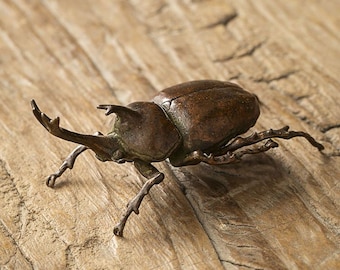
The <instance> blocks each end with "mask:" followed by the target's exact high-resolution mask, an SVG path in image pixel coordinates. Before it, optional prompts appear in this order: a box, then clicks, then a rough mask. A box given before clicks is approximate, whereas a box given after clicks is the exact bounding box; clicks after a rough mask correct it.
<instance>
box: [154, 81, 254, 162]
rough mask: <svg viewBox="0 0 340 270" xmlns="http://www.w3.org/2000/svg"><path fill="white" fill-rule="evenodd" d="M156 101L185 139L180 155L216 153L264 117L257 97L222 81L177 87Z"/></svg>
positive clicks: (189, 83) (159, 95)
mask: <svg viewBox="0 0 340 270" xmlns="http://www.w3.org/2000/svg"><path fill="white" fill-rule="evenodd" d="M153 101H154V102H155V103H156V104H158V105H159V106H160V107H161V108H162V109H163V110H164V111H165V112H166V114H167V115H168V117H169V118H170V120H171V121H172V122H173V123H174V125H175V126H176V127H177V128H178V130H179V133H180V134H181V136H182V143H181V145H180V146H179V147H178V148H177V149H176V152H177V154H178V155H183V154H186V153H191V152H193V151H195V150H202V151H203V152H205V153H214V151H218V149H219V148H220V147H221V146H223V145H225V144H226V143H228V141H230V140H231V139H232V138H234V137H236V136H237V135H240V134H242V133H244V132H246V131H247V130H248V129H249V128H250V127H252V126H253V125H254V124H255V123H256V120H257V118H258V116H259V114H260V109H259V102H258V99H257V97H256V96H255V95H254V94H251V93H249V92H247V91H245V90H244V89H242V88H241V87H239V86H238V85H236V84H233V83H229V82H221V81H206V80H205V81H193V82H187V83H183V84H179V85H175V86H173V87H170V88H167V89H164V90H163V91H161V92H160V93H159V94H158V95H157V96H155V97H154V99H153ZM155 135H156V136H157V134H155ZM175 154H176V153H175Z"/></svg>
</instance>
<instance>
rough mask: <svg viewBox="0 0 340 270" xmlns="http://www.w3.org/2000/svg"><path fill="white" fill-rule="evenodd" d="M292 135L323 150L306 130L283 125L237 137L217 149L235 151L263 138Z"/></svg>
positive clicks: (222, 152)
mask: <svg viewBox="0 0 340 270" xmlns="http://www.w3.org/2000/svg"><path fill="white" fill-rule="evenodd" d="M294 137H303V138H305V139H306V140H307V141H308V142H309V143H310V144H311V145H313V146H314V147H316V148H318V150H319V151H321V150H323V149H324V147H323V145H322V144H320V143H318V142H317V141H316V140H315V139H314V138H313V137H312V136H311V135H309V134H308V133H306V132H303V131H289V126H285V127H283V128H281V129H277V130H273V129H269V130H266V131H262V132H259V133H257V132H255V133H253V134H252V135H250V136H249V137H246V138H242V137H237V138H235V139H234V140H233V141H232V142H230V143H229V144H227V145H226V146H224V147H222V148H221V150H220V151H219V154H225V153H227V152H230V151H235V150H237V149H240V148H242V147H244V146H248V145H252V144H256V143H258V142H260V141H263V140H265V139H271V138H279V139H285V140H289V139H291V138H294Z"/></svg>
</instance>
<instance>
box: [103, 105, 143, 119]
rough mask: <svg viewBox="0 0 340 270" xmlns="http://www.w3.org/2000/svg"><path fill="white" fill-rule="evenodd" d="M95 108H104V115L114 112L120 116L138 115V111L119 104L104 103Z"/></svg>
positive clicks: (131, 116)
mask: <svg viewBox="0 0 340 270" xmlns="http://www.w3.org/2000/svg"><path fill="white" fill-rule="evenodd" d="M97 109H100V110H106V112H105V115H109V114H111V113H115V114H117V115H118V116H120V117H122V118H136V117H138V116H139V113H138V112H136V111H134V110H132V109H130V108H127V107H124V106H119V105H106V104H101V105H99V106H98V107H97Z"/></svg>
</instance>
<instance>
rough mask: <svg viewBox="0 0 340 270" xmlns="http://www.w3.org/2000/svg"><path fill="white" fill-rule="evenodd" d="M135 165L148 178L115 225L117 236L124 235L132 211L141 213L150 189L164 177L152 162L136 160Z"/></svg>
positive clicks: (114, 230) (114, 231)
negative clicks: (140, 208) (141, 207)
mask: <svg viewBox="0 0 340 270" xmlns="http://www.w3.org/2000/svg"><path fill="white" fill-rule="evenodd" d="M134 165H135V167H136V168H137V170H138V171H139V172H140V173H141V174H142V175H143V176H144V177H146V178H147V179H149V180H147V181H146V182H145V184H144V185H143V187H142V188H141V190H140V191H139V192H138V194H137V195H136V196H135V197H134V198H133V199H132V200H131V201H130V202H129V203H128V204H127V209H126V211H125V213H124V215H123V216H122V218H121V220H120V221H119V223H118V224H117V225H116V226H115V227H114V229H113V233H114V234H115V235H117V236H123V231H124V227H125V224H126V221H127V220H128V218H129V216H130V215H131V213H132V212H135V213H136V214H137V215H138V214H139V207H140V205H141V203H142V201H143V199H144V197H145V195H147V194H148V193H149V191H150V189H151V188H152V187H153V186H154V185H157V184H159V183H161V182H162V181H163V179H164V174H163V173H161V172H159V171H158V170H157V169H156V168H155V167H154V166H152V165H151V164H150V163H146V162H144V161H141V160H136V161H134Z"/></svg>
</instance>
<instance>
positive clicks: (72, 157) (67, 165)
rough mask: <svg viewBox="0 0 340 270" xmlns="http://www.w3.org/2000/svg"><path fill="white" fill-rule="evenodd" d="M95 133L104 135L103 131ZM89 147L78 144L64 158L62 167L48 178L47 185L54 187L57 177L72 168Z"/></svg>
mask: <svg viewBox="0 0 340 270" xmlns="http://www.w3.org/2000/svg"><path fill="white" fill-rule="evenodd" d="M94 135H102V133H101V132H99V131H98V132H96V133H95V134H94ZM87 149H89V148H88V147H87V146H85V145H78V146H77V147H76V148H75V149H74V150H73V151H72V152H71V153H70V154H69V155H68V156H67V158H66V159H65V160H64V162H63V164H61V166H60V168H59V169H58V171H56V172H55V173H52V174H51V175H50V176H49V177H48V178H47V180H46V185H47V186H48V187H50V188H53V187H54V184H55V181H56V180H57V178H59V177H60V176H61V175H62V174H63V173H64V172H65V171H66V170H67V169H70V170H72V168H73V166H74V163H75V161H76V159H77V157H78V156H79V155H80V154H81V153H83V152H84V151H86V150H87Z"/></svg>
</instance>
